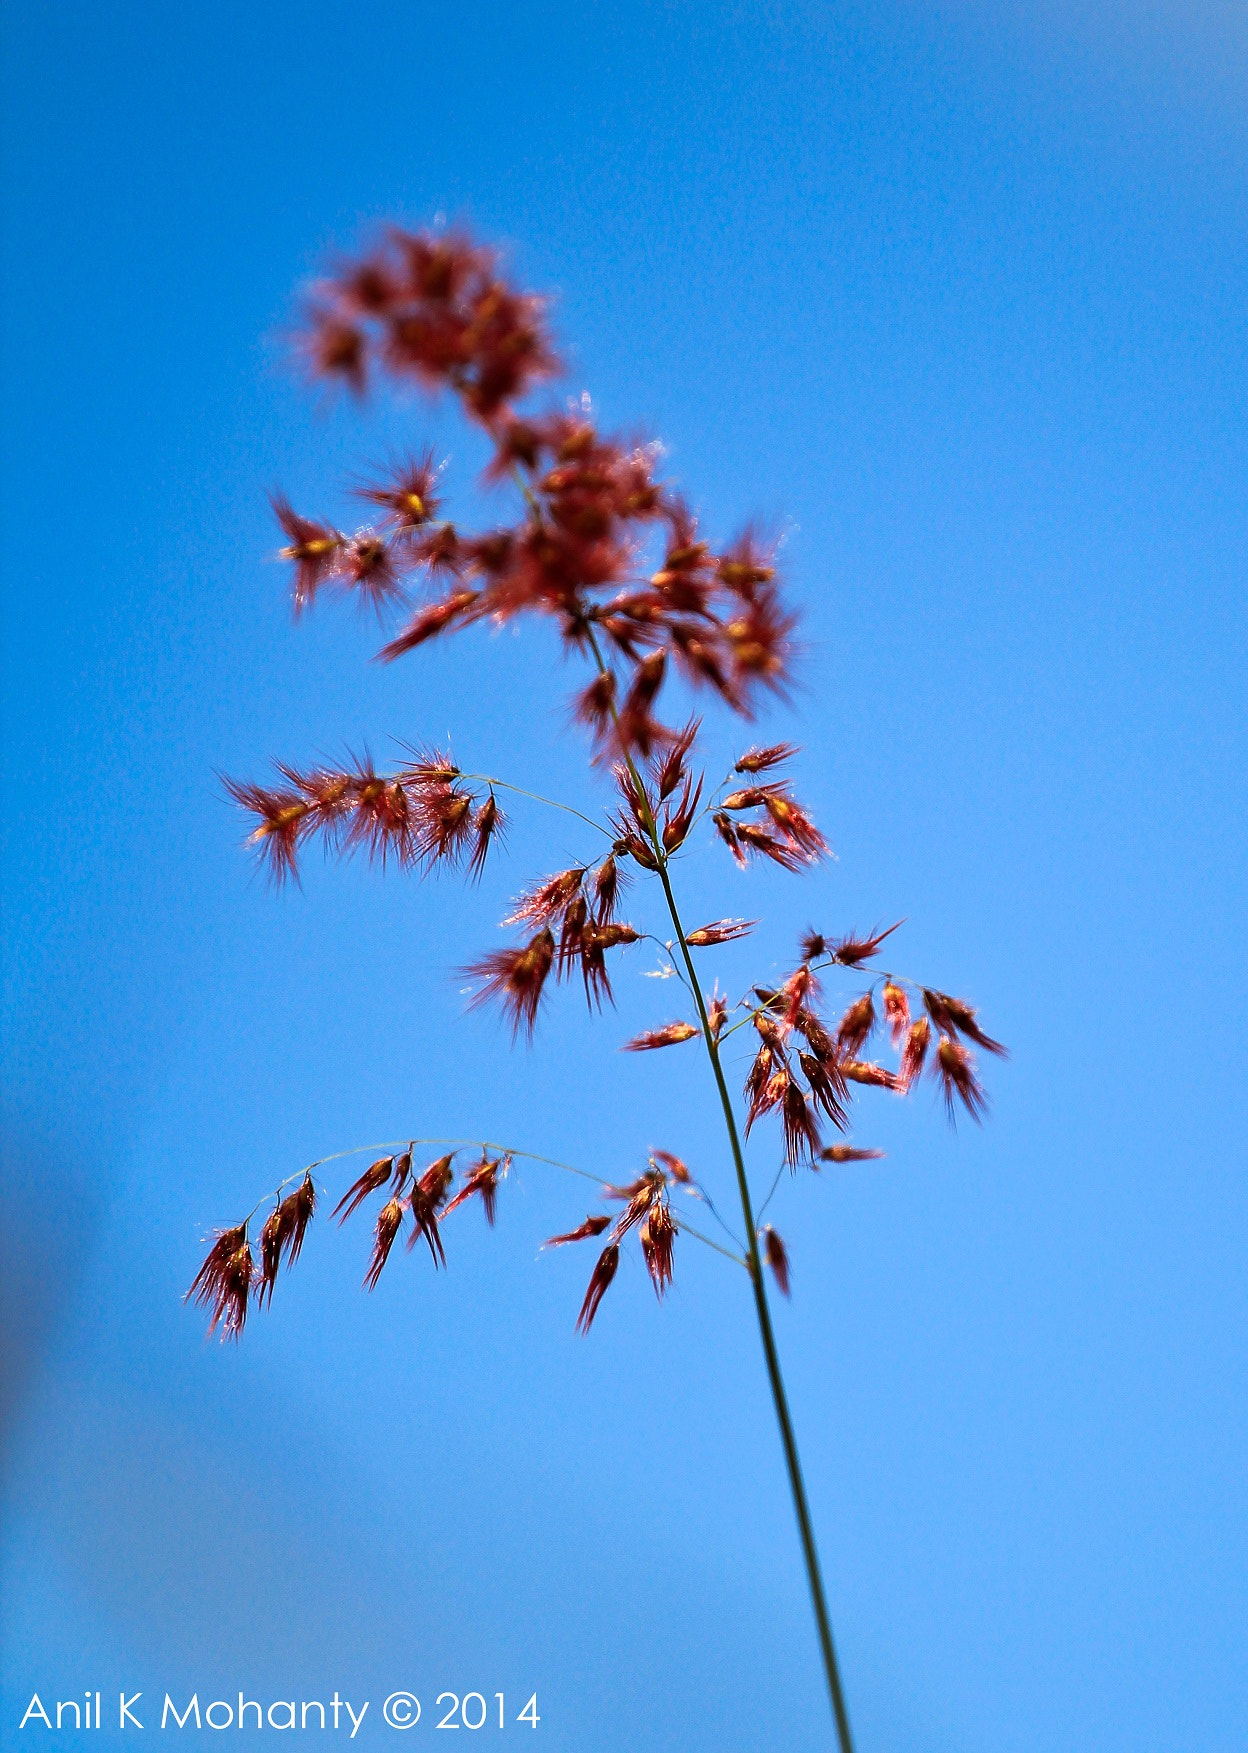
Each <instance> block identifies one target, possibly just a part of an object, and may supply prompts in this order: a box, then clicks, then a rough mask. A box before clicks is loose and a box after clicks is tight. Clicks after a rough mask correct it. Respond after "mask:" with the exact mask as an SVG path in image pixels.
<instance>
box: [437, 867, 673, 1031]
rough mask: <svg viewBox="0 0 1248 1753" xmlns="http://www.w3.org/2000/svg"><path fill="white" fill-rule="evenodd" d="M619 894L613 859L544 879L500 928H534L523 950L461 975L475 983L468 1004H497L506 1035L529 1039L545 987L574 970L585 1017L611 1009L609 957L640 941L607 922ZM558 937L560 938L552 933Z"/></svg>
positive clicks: (486, 959) (628, 929)
mask: <svg viewBox="0 0 1248 1753" xmlns="http://www.w3.org/2000/svg"><path fill="white" fill-rule="evenodd" d="M618 893H619V872H618V868H617V865H616V855H615V854H614V853H613V854H609V855H608V857H607V858H605V859H604V860H603V862H602V863H601V864H600V865H599V866H598V867H597V869H596V870H594V871H592V872H591V870H590V868H589V866H588V865H575V866H573V867H571V868H570V869H568V870H561V871H557V872H556V873H555V875H554V876H550V877H546V878H545V879H544V880H543V881H542V882H540V883H538V884H537V886H536V887H535V888H533V889H530V890H529V891H528V892H527V893H526V894H524V895H521V897H520V898H519V900H518V901H517V902H516V903H515V906H514V908H513V909H512V911H511V913H510V914H508V916H507V918H506V919H505V920H504V921H503V923H504V924H505V925H527V926H533V925H536V926H537V927H538V930H537V931H536V932H535V933H534V935H533V936H532V937H531V938H530V939H529V940H528V942H527V943H524V944H521V945H518V946H517V947H515V948H512V949H504V950H495V951H493V952H492V953H491V954H490V955H488V956H483V957H482V958H481V960H480V961H478V962H474V963H472V964H471V966H470V967H468V968H467V969H465V972H466V973H468V974H470V975H472V976H473V977H474V978H475V979H478V980H480V981H481V985H480V987H479V988H478V990H477V992H476V994H475V995H474V997H473V1000H472V1002H473V1003H474V1004H484V1003H486V1002H488V1001H491V1000H493V1001H496V1002H497V1003H499V1004H501V1006H502V1008H503V1011H504V1014H505V1015H506V1016H507V1018H508V1020H509V1021H510V1023H511V1026H512V1034H513V1036H514V1035H517V1034H519V1032H520V1031H521V1029H523V1030H524V1032H525V1033H526V1034H527V1035H532V1033H533V1027H534V1024H535V1023H536V1021H537V1012H538V1006H539V1005H540V1003H541V998H542V992H543V989H544V987H545V985H546V981H547V979H548V978H549V976H550V975H551V973H552V972H553V973H554V975H555V978H556V979H557V980H563V979H566V978H567V977H568V975H569V974H571V973H572V972H573V971H574V970H577V969H579V971H580V974H581V978H582V980H583V982H584V985H585V997H586V1001H587V1003H588V1004H589V1006H590V1009H591V1010H592V1009H594V1008H595V1007H597V1008H601V1006H602V1004H603V1002H604V1000H605V1001H607V1002H611V1001H612V993H611V980H610V976H609V975H608V973H607V963H606V957H607V952H608V951H609V950H616V949H623V948H625V947H626V946H627V945H628V944H633V943H636V942H637V941H638V939H639V937H640V936H641V933H640V932H638V931H637V930H635V929H634V927H633V926H631V925H624V924H621V923H619V922H618V921H616V920H613V919H612V918H611V914H612V912H613V911H614V909H615V903H616V898H617V895H618ZM556 932H558V937H556V935H555V933H556Z"/></svg>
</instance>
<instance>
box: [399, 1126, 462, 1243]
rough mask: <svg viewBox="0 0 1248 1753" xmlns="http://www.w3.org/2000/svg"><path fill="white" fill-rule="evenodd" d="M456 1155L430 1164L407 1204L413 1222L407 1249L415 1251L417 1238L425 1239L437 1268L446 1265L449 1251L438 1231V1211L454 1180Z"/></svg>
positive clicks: (415, 1185) (414, 1187)
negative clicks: (452, 1166)
mask: <svg viewBox="0 0 1248 1753" xmlns="http://www.w3.org/2000/svg"><path fill="white" fill-rule="evenodd" d="M454 1155H455V1153H454V1151H452V1152H451V1153H450V1155H449V1156H442V1157H439V1158H438V1160H437V1162H436V1163H430V1165H429V1167H428V1168H427V1169H426V1170H425V1172H424V1174H423V1175H422V1176H421V1177H420V1179H419V1181H417V1182H416V1183H415V1184H414V1185H413V1187H412V1190H411V1193H410V1194H409V1195H408V1200H407V1204H408V1209H409V1211H410V1212H411V1214H412V1220H413V1229H412V1233H411V1235H410V1236H409V1237H408V1238H407V1245H408V1247H409V1248H414V1247H415V1246H416V1241H417V1238H418V1237H420V1236H423V1237H424V1238H425V1240H426V1242H428V1244H429V1253H430V1255H431V1257H432V1259H433V1264H434V1265H435V1266H445V1265H446V1250H445V1249H444V1248H443V1246H442V1237H441V1235H440V1234H439V1231H438V1211H439V1208H440V1207H441V1206H442V1204H443V1202H444V1201H445V1199H446V1196H447V1194H448V1193H449V1192H450V1190H451V1182H452V1181H453V1180H454V1178H455V1172H454V1170H453V1169H452V1168H451V1163H452V1161H453V1159H454Z"/></svg>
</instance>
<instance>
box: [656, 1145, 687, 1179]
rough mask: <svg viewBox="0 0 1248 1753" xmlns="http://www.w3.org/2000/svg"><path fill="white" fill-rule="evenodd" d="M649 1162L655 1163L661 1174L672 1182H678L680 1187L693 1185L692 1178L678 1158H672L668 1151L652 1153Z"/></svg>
mask: <svg viewBox="0 0 1248 1753" xmlns="http://www.w3.org/2000/svg"><path fill="white" fill-rule="evenodd" d="M651 1161H652V1162H654V1163H656V1164H657V1165H658V1167H659V1168H661V1169H662V1170H663V1173H664V1174H665V1175H669V1176H670V1177H671V1179H672V1180H673V1181H679V1182H680V1184H681V1186H682V1187H690V1186H692V1185H693V1176H692V1175H691V1174H690V1173H689V1170H688V1169H687V1168H686V1167H685V1165H684V1163H682V1162H681V1160H680V1158H679V1157H678V1156H673V1155H672V1153H671V1151H670V1150H656V1151H652V1152H651Z"/></svg>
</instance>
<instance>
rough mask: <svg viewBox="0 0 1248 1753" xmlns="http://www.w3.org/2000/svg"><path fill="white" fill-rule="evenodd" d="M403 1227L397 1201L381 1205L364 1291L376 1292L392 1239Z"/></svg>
mask: <svg viewBox="0 0 1248 1753" xmlns="http://www.w3.org/2000/svg"><path fill="white" fill-rule="evenodd" d="M402 1227H403V1207H402V1206H401V1205H400V1204H399V1202H398V1200H397V1199H391V1200H390V1201H389V1202H388V1203H387V1204H385V1205H383V1206H382V1208H381V1210H380V1211H379V1212H378V1214H377V1229H376V1231H375V1233H374V1235H373V1256H372V1259H371V1260H370V1261H369V1263H368V1271H367V1272H366V1273H365V1274H364V1288H365V1290H376V1288H377V1280H378V1279H379V1278H380V1277H381V1274H382V1269H383V1267H384V1266H385V1264H386V1261H387V1260H388V1259H389V1258H390V1250H391V1248H393V1246H394V1239H395V1237H396V1236H397V1235H398V1233H399V1231H400V1229H402Z"/></svg>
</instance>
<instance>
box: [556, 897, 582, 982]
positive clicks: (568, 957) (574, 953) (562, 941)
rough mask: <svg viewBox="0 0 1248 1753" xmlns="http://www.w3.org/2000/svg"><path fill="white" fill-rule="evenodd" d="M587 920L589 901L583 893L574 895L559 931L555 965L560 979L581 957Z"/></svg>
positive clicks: (565, 911) (566, 908) (565, 910)
mask: <svg viewBox="0 0 1248 1753" xmlns="http://www.w3.org/2000/svg"><path fill="white" fill-rule="evenodd" d="M588 921H589V902H588V901H587V900H586V899H585V896H584V895H583V894H577V895H574V896H573V898H572V900H571V901H570V902H569V903H568V905H567V907H565V909H564V913H563V925H562V927H561V929H560V932H559V949H558V953H557V966H558V971H559V978H560V979H562V978H563V977H564V976H565V975H566V974H567V972H568V970H569V968H571V967H572V966H573V964H574V963H576V962H578V961H580V959H581V946H582V944H583V942H584V939H585V927H586V924H587V923H588Z"/></svg>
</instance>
